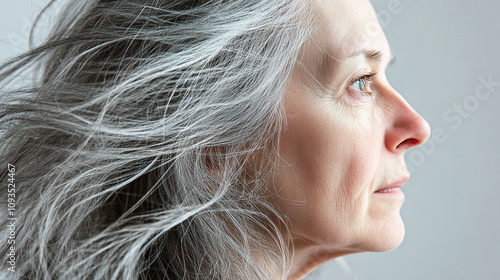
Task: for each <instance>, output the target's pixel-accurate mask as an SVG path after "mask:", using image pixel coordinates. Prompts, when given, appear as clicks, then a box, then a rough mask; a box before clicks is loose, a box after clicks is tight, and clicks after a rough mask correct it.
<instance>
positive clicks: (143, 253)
mask: <svg viewBox="0 0 500 280" xmlns="http://www.w3.org/2000/svg"><path fill="white" fill-rule="evenodd" d="M53 2H54V1H52V2H51V4H53ZM51 4H49V5H51ZM307 7H308V5H307V4H306V2H305V1H304V0H272V1H269V0H260V1H257V0H206V1H201V0H198V1H195V0H171V1H160V0H143V1H139V0H127V1H109V0H100V1H97V0H94V1H71V3H69V5H67V6H66V7H65V9H64V10H63V12H62V13H61V16H60V18H59V19H58V22H57V24H56V25H55V28H54V29H53V30H52V33H51V34H50V35H49V36H48V39H47V40H46V41H45V42H44V43H43V44H42V45H40V46H39V47H37V48H34V49H33V50H31V51H29V52H27V53H26V54H23V55H21V56H19V57H17V58H15V59H13V60H10V61H8V62H7V63H6V64H4V66H3V67H2V70H1V71H0V83H1V84H0V86H1V89H2V92H1V97H0V106H1V107H0V133H1V134H0V151H1V155H0V162H2V166H1V167H0V180H1V186H0V188H1V190H2V192H1V193H2V194H6V193H7V185H8V184H7V180H8V178H9V176H8V174H9V170H8V169H7V163H10V164H13V165H15V166H16V175H15V176H16V181H15V183H16V196H17V197H16V198H17V200H16V201H17V202H16V203H17V207H16V209H15V211H16V217H17V219H18V220H17V226H18V228H17V229H16V234H17V236H16V239H15V245H16V254H17V258H18V262H17V265H16V271H17V273H16V274H8V273H9V272H5V271H6V270H4V273H5V274H4V275H2V276H5V277H9V276H10V277H12V278H16V279H26V278H30V279H31V278H32V279H269V278H271V274H273V273H275V272H276V269H277V271H278V273H279V275H280V276H281V278H282V279H285V278H286V274H287V271H288V269H289V265H290V261H291V255H292V254H293V252H291V251H290V250H291V249H290V248H291V247H290V238H289V234H288V233H287V231H286V230H285V229H286V217H282V216H281V215H280V213H278V211H277V210H276V209H275V208H274V207H273V205H271V204H270V203H269V202H268V201H267V199H266V197H265V195H264V193H265V192H264V190H265V189H266V188H267V186H266V182H267V181H268V178H269V176H270V174H272V168H273V166H274V162H275V160H277V158H278V153H277V149H278V143H279V134H280V131H281V130H282V127H283V125H284V114H283V110H282V98H283V95H284V91H285V86H286V83H287V81H288V79H289V77H290V74H291V71H292V69H293V67H294V64H295V60H296V58H297V55H298V52H299V50H300V47H301V46H302V44H303V42H304V41H305V40H306V39H307V37H308V36H310V28H309V27H308V20H307V18H308V16H309V15H310V12H309V10H308V8H307ZM28 71H29V73H34V74H35V77H34V79H33V82H31V83H30V84H29V85H23V86H22V87H20V86H17V88H14V89H12V84H13V82H12V81H13V80H14V78H15V77H19V76H20V75H24V74H26V73H28ZM256 153H258V154H259V155H261V160H260V161H259V162H257V164H249V162H251V158H252V157H253V156H254V155H255V154H256ZM2 199H3V201H2V208H3V209H2V211H7V210H6V208H7V204H6V203H5V202H6V201H5V199H6V198H5V196H4V195H2ZM2 213H5V212H2ZM4 216H5V215H2V219H3V218H4ZM6 224H7V221H5V220H2V224H1V226H2V228H1V230H5V228H6V227H7V226H6ZM9 246H10V245H8V244H5V245H3V246H2V253H3V254H2V257H3V258H4V259H3V265H4V266H5V265H6V260H7V257H6V256H7V251H8V247H9ZM13 275H14V276H13Z"/></svg>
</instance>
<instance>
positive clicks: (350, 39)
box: [295, 0, 391, 85]
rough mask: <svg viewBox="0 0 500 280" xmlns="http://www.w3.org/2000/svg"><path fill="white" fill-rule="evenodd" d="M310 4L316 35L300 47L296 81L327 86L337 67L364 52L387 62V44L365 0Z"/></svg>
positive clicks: (314, 1) (323, 0) (315, 0)
mask: <svg viewBox="0 0 500 280" xmlns="http://www.w3.org/2000/svg"><path fill="white" fill-rule="evenodd" d="M311 2H312V5H313V12H314V20H315V21H316V24H315V26H316V32H315V33H314V35H313V37H312V38H311V39H310V40H308V41H307V42H306V43H305V44H304V45H303V47H302V50H301V52H300V55H299V58H298V60H299V62H300V63H299V64H298V65H299V66H300V67H297V68H296V71H295V74H296V75H295V80H296V81H299V82H301V84H311V83H313V84H316V82H320V84H324V85H327V84H329V83H330V82H331V80H332V77H334V76H335V73H337V71H336V70H337V69H339V67H343V66H345V65H346V62H352V59H351V56H353V55H354V54H361V53H363V51H364V50H368V51H371V50H375V51H380V53H382V56H383V57H381V61H385V63H387V62H389V60H390V55H391V54H390V49H389V45H388V43H387V40H386V38H385V35H384V33H383V31H382V29H381V27H380V25H379V23H378V20H377V17H376V15H375V12H374V10H373V7H372V5H371V3H370V2H369V1H368V0H312V1H311ZM359 57H361V56H358V58H359ZM311 78H313V79H312V80H311Z"/></svg>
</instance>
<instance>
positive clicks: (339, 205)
mask: <svg viewBox="0 0 500 280" xmlns="http://www.w3.org/2000/svg"><path fill="white" fill-rule="evenodd" d="M315 4H316V9H315V12H316V16H317V20H318V22H319V29H318V31H317V33H316V34H315V35H314V37H313V38H312V39H311V40H309V41H308V42H306V43H305V44H304V46H303V48H302V50H301V53H300V55H299V59H298V62H299V63H298V64H297V66H296V68H295V69H294V72H293V74H292V77H291V79H290V81H289V83H288V86H287V90H286V93H285V98H284V109H285V116H286V123H287V125H286V127H285V130H284V131H283V133H282V136H281V141H280V156H281V158H282V159H283V160H284V161H286V164H283V162H281V161H280V163H279V166H278V167H277V172H276V174H275V175H274V177H273V179H272V183H271V185H279V186H282V187H281V188H280V190H279V192H277V193H275V194H271V196H270V199H271V200H272V202H273V204H275V205H277V207H278V208H279V209H280V211H282V212H283V213H284V214H285V215H286V216H287V217H288V218H289V219H290V227H289V229H290V232H291V234H292V238H293V241H294V248H295V256H294V263H293V266H292V274H291V277H290V278H289V279H299V278H300V277H302V276H303V275H304V274H306V273H307V272H308V271H310V270H312V269H313V268H314V267H316V266H318V265H320V264H321V263H322V262H325V261H328V260H329V259H332V258H336V257H338V256H342V255H346V254H351V253H357V252H365V251H387V250H392V249H394V248H396V247H397V246H398V245H399V244H400V243H401V242H402V240H403V237H404V224H403V221H402V219H401V217H400V215H399V210H400V207H401V205H402V203H403V201H402V199H394V198H388V197H387V196H385V195H382V194H374V192H375V191H376V190H377V189H379V188H381V187H384V186H386V185H388V184H390V183H392V182H394V181H396V180H399V179H401V178H404V177H407V176H408V172H407V170H406V167H405V164H404V152H405V151H406V150H408V149H409V148H411V147H414V146H416V145H419V144H422V143H423V142H425V140H426V139H427V138H428V136H429V126H428V124H427V123H426V122H425V120H424V119H423V118H422V117H421V116H419V115H418V114H417V113H416V112H415V111H414V110H413V109H412V108H411V107H410V106H409V105H408V104H407V103H406V101H404V99H403V98H402V97H401V96H400V95H399V93H398V92H396V91H395V90H394V89H393V88H392V87H391V86H390V84H389V82H388V81H387V79H386V77H385V73H384V72H385V69H386V67H387V65H389V64H390V62H391V61H392V60H391V52H390V48H389V45H388V43H387V40H386V39H385V36H384V34H383V32H382V30H381V28H380V26H378V27H377V32H375V33H373V34H374V35H373V36H368V37H366V36H365V37H363V36H362V35H366V34H365V33H364V32H365V27H366V26H371V25H370V24H372V23H373V22H377V19H376V16H375V13H374V11H373V8H372V7H371V4H370V3H369V2H368V1H366V0H316V1H315ZM353 54H355V56H353V57H349V56H352V55H353ZM370 72H374V73H377V74H376V75H375V76H374V78H373V81H370V82H367V84H368V85H369V86H368V89H367V90H368V91H370V94H365V93H361V92H359V91H356V89H354V88H349V87H350V85H351V84H352V83H353V82H354V81H356V79H359V77H360V76H362V75H367V74H368V73H370ZM348 88H349V89H348ZM412 139H413V140H412ZM402 143H407V144H404V145H403V146H401V144H402ZM410 143H411V144H410ZM398 147H399V148H398ZM271 189H273V188H271ZM298 200H302V201H304V203H300V204H290V203H288V201H298Z"/></svg>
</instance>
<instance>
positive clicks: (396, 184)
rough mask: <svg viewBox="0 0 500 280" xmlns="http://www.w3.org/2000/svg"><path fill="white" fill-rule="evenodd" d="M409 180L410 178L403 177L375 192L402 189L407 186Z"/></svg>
mask: <svg viewBox="0 0 500 280" xmlns="http://www.w3.org/2000/svg"><path fill="white" fill-rule="evenodd" d="M408 179H409V177H408V176H404V177H401V178H399V179H397V180H396V181H394V182H392V183H390V184H387V185H385V186H383V187H381V188H379V189H377V190H376V191H375V192H378V191H382V190H387V189H393V188H401V187H402V186H403V185H404V184H406V182H408Z"/></svg>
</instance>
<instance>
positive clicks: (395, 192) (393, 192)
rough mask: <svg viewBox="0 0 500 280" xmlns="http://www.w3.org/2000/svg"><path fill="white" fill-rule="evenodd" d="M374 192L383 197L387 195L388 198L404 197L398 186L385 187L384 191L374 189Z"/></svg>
mask: <svg viewBox="0 0 500 280" xmlns="http://www.w3.org/2000/svg"><path fill="white" fill-rule="evenodd" d="M374 194H377V195H382V196H384V197H389V198H403V199H404V197H405V194H404V193H403V191H402V190H401V189H399V188H392V189H386V190H384V191H376V192H374Z"/></svg>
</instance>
